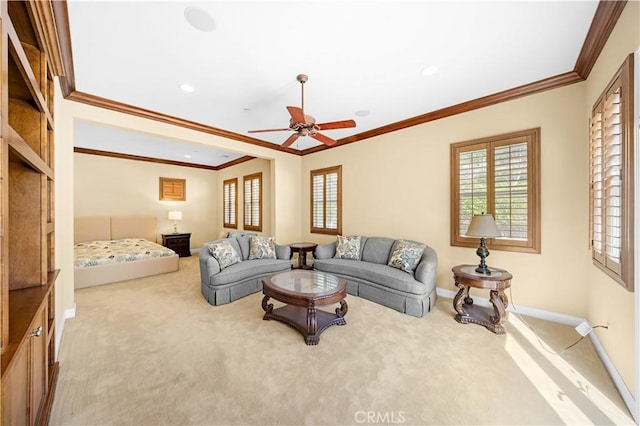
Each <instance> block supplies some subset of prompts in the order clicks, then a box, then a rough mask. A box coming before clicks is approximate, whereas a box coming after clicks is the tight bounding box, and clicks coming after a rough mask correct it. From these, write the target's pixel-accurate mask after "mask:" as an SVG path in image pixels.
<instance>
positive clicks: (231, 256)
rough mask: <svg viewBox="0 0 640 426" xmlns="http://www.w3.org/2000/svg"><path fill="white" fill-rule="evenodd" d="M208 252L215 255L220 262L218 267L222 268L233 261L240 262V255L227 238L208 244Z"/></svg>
mask: <svg viewBox="0 0 640 426" xmlns="http://www.w3.org/2000/svg"><path fill="white" fill-rule="evenodd" d="M209 253H211V256H213V257H215V258H216V260H217V261H218V263H219V264H220V269H224V268H226V267H228V266H231V265H233V264H234V263H238V262H240V260H241V259H240V255H239V254H238V252H237V251H236V249H234V248H233V246H232V245H231V243H229V241H227V240H222V241H219V242H217V243H214V244H209Z"/></svg>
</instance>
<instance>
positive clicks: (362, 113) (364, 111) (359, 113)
mask: <svg viewBox="0 0 640 426" xmlns="http://www.w3.org/2000/svg"><path fill="white" fill-rule="evenodd" d="M369 114H370V111H369V110H368V109H361V110H360V111H356V115H357V116H358V117H366V116H367V115H369Z"/></svg>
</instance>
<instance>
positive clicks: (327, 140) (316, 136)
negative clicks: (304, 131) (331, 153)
mask: <svg viewBox="0 0 640 426" xmlns="http://www.w3.org/2000/svg"><path fill="white" fill-rule="evenodd" d="M309 136H311V137H312V138H314V139H315V140H318V141H320V142H322V143H323V144H325V145H327V146H333V145H335V144H336V143H338V142H337V141H336V140H334V139H331V138H330V137H328V136H325V135H323V134H322V133H315V134H313V135H309Z"/></svg>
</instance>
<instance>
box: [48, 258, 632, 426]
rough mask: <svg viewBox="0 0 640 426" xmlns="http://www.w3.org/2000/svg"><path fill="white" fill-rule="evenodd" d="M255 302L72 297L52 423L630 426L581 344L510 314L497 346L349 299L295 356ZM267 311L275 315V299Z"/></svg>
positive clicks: (168, 293) (163, 286) (190, 270)
mask: <svg viewBox="0 0 640 426" xmlns="http://www.w3.org/2000/svg"><path fill="white" fill-rule="evenodd" d="M261 300H262V295H261V294H259V293H258V294H253V295H251V296H248V297H245V298H243V299H241V300H238V301H236V302H233V303H231V304H228V305H224V306H218V307H214V306H210V305H209V304H207V303H206V301H205V300H204V299H203V298H202V296H201V295H200V281H199V270H198V259H197V256H192V257H190V258H182V259H180V271H178V272H175V273H169V274H164V275H160V276H156V277H148V278H143V279H138V280H132V281H128V282H124V283H118V284H111V285H105V286H100V287H94V288H88V289H83V290H78V291H76V305H77V316H76V318H74V319H71V320H68V321H67V323H66V328H65V330H64V336H63V339H62V346H61V350H60V356H59V361H60V376H59V379H58V386H57V390H56V394H55V399H54V403H53V408H52V413H51V418H50V424H52V425H94V424H95V425H107V424H108V425H119V424H122V425H208V424H229V425H271V424H281V425H303V424H309V425H343V424H352V425H353V424H355V425H358V424H367V425H371V424H395V425H397V424H407V425H408V424H411V425H461V424H474V425H477V424H487V425H488V424H491V425H495V424H505V425H516V424H535V425H539V424H576V425H577V424H580V425H582V424H632V423H633V422H632V420H631V418H630V417H629V415H628V412H627V410H626V408H625V407H624V403H623V402H622V400H621V398H620V396H619V395H618V393H617V391H616V389H615V387H614V386H613V383H612V382H611V379H610V378H609V376H608V375H607V373H606V371H605V370H604V368H603V366H602V364H601V362H600V361H599V359H598V358H597V356H596V354H595V351H594V349H593V347H592V346H591V343H590V341H589V340H588V339H585V340H583V341H582V342H580V343H579V344H578V345H576V346H575V347H574V348H572V349H570V350H568V351H566V352H565V353H564V354H562V356H560V355H558V354H557V353H559V352H561V351H562V349H563V348H565V347H566V346H568V345H569V344H571V343H573V342H574V341H575V340H576V339H577V337H579V336H578V334H577V333H576V332H575V330H574V329H573V328H572V327H568V326H562V325H558V324H553V323H548V322H545V321H540V320H535V319H527V318H525V320H526V322H527V323H528V324H529V325H530V326H532V327H533V329H534V330H535V332H536V333H537V335H538V336H539V337H536V335H534V334H533V333H532V331H531V330H530V329H529V328H527V327H526V326H525V325H524V324H523V323H522V322H521V320H520V319H519V318H518V316H517V315H513V314H510V317H509V321H508V323H507V324H506V330H507V334H506V335H503V336H497V335H494V334H493V333H491V332H489V331H487V330H486V329H484V328H482V327H480V326H477V325H472V324H470V325H461V324H458V323H457V322H455V321H454V320H453V312H454V311H453V308H452V304H451V300H450V299H445V298H440V299H439V300H438V304H437V306H436V309H435V311H434V312H432V313H430V314H428V315H427V316H425V317H424V318H414V317H410V316H407V315H402V314H400V313H398V312H395V311H393V310H391V309H388V308H385V307H383V306H379V305H376V304H374V303H372V302H369V301H367V300H364V299H360V298H357V297H354V296H348V297H347V301H348V303H349V312H348V313H347V315H346V317H345V318H346V320H347V325H346V326H341V327H339V326H334V327H331V328H329V329H327V330H326V331H325V332H324V333H323V334H322V336H321V338H320V343H319V345H318V346H307V345H305V344H304V340H303V338H302V336H301V335H300V334H299V333H298V332H297V331H296V330H294V329H293V328H290V327H288V326H287V325H285V324H282V323H279V322H275V321H263V320H262V315H263V311H262V308H261ZM276 303H277V302H276Z"/></svg>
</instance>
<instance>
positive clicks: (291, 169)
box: [56, 2, 640, 392]
mask: <svg viewBox="0 0 640 426" xmlns="http://www.w3.org/2000/svg"><path fill="white" fill-rule="evenodd" d="M638 7H639V4H638V2H629V3H627V7H626V8H625V11H624V12H623V15H622V17H621V18H620V21H619V22H618V24H617V27H616V29H615V31H614V34H613V35H612V38H611V40H609V42H608V43H607V46H606V48H605V50H604V52H603V54H602V57H601V58H600V59H599V61H598V63H597V64H596V67H595V68H594V70H593V72H592V74H591V76H590V78H589V80H588V81H587V82H584V83H579V84H574V85H571V86H568V87H564V88H560V89H556V90H552V91H547V92H544V93H541V94H537V95H533V96H528V97H525V98H522V99H519V100H515V101H511V102H508V103H504V104H500V105H495V106H492V107H488V108H484V109H481V110H477V111H472V112H469V113H465V114H461V115H458V116H455V117H450V118H447V119H443V120H438V121H436V122H432V123H426V124H423V125H419V126H414V127H412V128H409V129H405V130H402V131H398V132H394V133H392V134H387V135H382V136H378V137H375V138H371V139H368V140H366V141H362V142H358V143H354V144H350V145H346V146H343V147H338V148H335V149H331V150H328V151H323V152H319V153H316V154H312V155H308V156H304V157H299V156H294V155H287V154H283V153H280V152H277V151H273V150H269V149H265V148H260V147H257V146H252V145H247V144H243V143H241V142H236V141H231V140H227V139H224V138H221V137H217V136H212V135H207V134H203V133H199V132H195V131H192V130H188V129H181V128H175V127H172V126H170V125H168V124H164V123H158V122H155V121H150V120H145V119H142V118H139V117H133V116H127V115H124V114H120V113H116V112H113V111H107V110H101V109H99V108H95V107H90V106H87V105H83V104H78V103H74V102H68V101H62V102H61V103H62V105H61V107H60V108H58V109H57V115H56V140H57V141H58V145H57V151H56V194H57V196H56V204H57V207H56V214H57V218H56V247H57V262H58V263H59V264H60V267H61V268H62V269H63V270H62V273H61V278H62V279H59V285H61V286H60V287H59V288H60V290H61V293H62V294H60V295H59V296H58V297H59V300H60V305H59V306H58V311H61V310H64V309H67V308H69V307H72V306H73V283H72V281H71V283H70V280H69V273H67V272H66V271H70V270H72V255H71V254H70V252H71V242H72V238H71V240H70V239H69V237H68V233H69V232H71V231H70V226H71V225H72V215H73V212H72V211H70V209H69V208H67V207H65V205H66V204H65V203H69V202H70V203H72V204H73V200H74V197H73V167H72V166H71V164H73V160H72V158H73V153H72V151H70V149H71V148H70V147H72V144H73V121H74V120H76V119H86V120H95V121H98V122H101V123H106V124H111V125H116V126H122V127H126V128H131V129H136V130H140V131H146V132H149V133H155V134H159V135H163V136H168V137H174V138H178V139H183V140H188V141H192V142H198V143H203V144H208V145H212V146H218V147H222V148H224V149H230V150H234V151H236V152H242V153H247V154H249V155H254V156H258V157H261V158H264V159H266V160H268V162H269V165H270V170H271V174H270V182H271V191H270V195H269V198H270V207H269V211H270V212H271V213H270V218H269V222H270V232H269V233H270V234H272V235H274V236H275V237H276V239H277V241H279V242H280V243H287V242H293V241H300V240H309V241H316V242H320V243H322V242H328V241H332V240H333V239H334V237H328V236H322V235H316V234H310V232H309V215H310V213H309V202H310V201H309V190H308V188H309V171H310V170H313V169H317V168H322V167H328V166H334V165H340V164H341V165H342V166H343V234H345V235H354V234H362V235H370V236H374V235H378V236H389V237H394V238H412V239H416V240H420V241H423V242H425V243H427V244H429V245H431V246H432V247H433V248H434V249H435V250H436V251H437V253H438V257H439V270H438V286H439V287H441V288H443V289H447V290H454V286H453V282H452V280H451V272H450V269H451V267H452V266H454V265H456V264H460V263H476V262H477V261H478V258H477V256H476V255H475V252H474V250H473V249H466V248H457V247H451V246H450V245H449V225H450V223H449V222H450V220H449V198H450V196H449V145H450V144H451V143H454V142H459V141H464V140H469V139H475V138H480V137H484V136H490V135H496V134H501V133H506V132H511V131H515V130H522V129H527V128H532V127H540V128H541V129H542V133H541V134H542V154H541V155H542V191H541V194H542V200H541V203H542V224H541V226H542V253H541V254H522V253H511V252H500V251H497V250H494V251H492V252H491V256H490V257H489V258H488V259H487V260H488V263H489V264H490V265H494V266H499V267H504V268H506V269H508V270H509V271H510V272H512V273H513V275H514V279H513V286H512V294H511V295H510V296H512V302H514V303H515V304H518V305H524V306H530V307H534V308H539V309H543V310H547V311H551V312H558V313H565V314H568V315H574V316H578V317H586V318H587V319H588V320H589V321H590V322H591V324H594V325H595V324H600V323H609V324H610V328H609V330H606V331H602V330H600V329H598V330H597V332H598V336H599V338H600V340H601V341H602V343H603V345H604V347H605V349H606V351H607V353H608V354H609V356H610V357H611V359H612V360H613V361H614V363H615V365H616V367H617V368H618V370H619V371H620V373H621V375H622V377H623V379H624V381H625V383H626V384H627V385H628V386H629V388H630V390H631V391H632V392H633V390H634V388H635V379H634V376H635V374H636V372H635V367H634V341H635V334H634V328H633V313H634V307H633V296H632V295H631V294H630V293H627V292H625V291H624V290H623V289H622V288H621V287H620V286H618V285H617V284H615V283H613V282H612V281H611V280H610V279H608V278H607V277H606V276H605V275H604V274H602V273H601V272H600V271H599V270H597V269H596V268H594V267H592V266H591V262H590V257H589V249H588V135H587V122H588V116H589V110H590V109H591V105H592V104H593V100H594V99H595V96H597V94H599V92H600V91H601V90H602V87H603V85H604V84H606V82H608V80H609V79H610V77H611V75H612V73H613V72H614V71H615V69H617V67H618V66H619V65H620V63H621V62H622V60H623V58H624V56H625V55H626V54H628V53H630V52H631V51H633V50H634V49H636V48H637V47H638V45H639V44H640V43H639V40H640V37H639V36H638V16H639V15H640V14H639V12H638ZM239 167H241V166H239ZM234 173H235V171H234ZM243 173H244V172H243ZM223 176H225V174H224V173H223V172H221V173H220V174H219V177H218V188H217V196H218V198H220V188H221V186H222V180H224V177H223ZM238 176H239V177H241V176H240V174H238ZM219 210H220V209H218V211H217V212H215V215H216V216H219V215H220V211H219ZM218 222H220V220H218ZM265 225H266V224H265ZM441 303H447V300H446V299H445V300H443V301H441ZM58 318H61V316H58Z"/></svg>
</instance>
